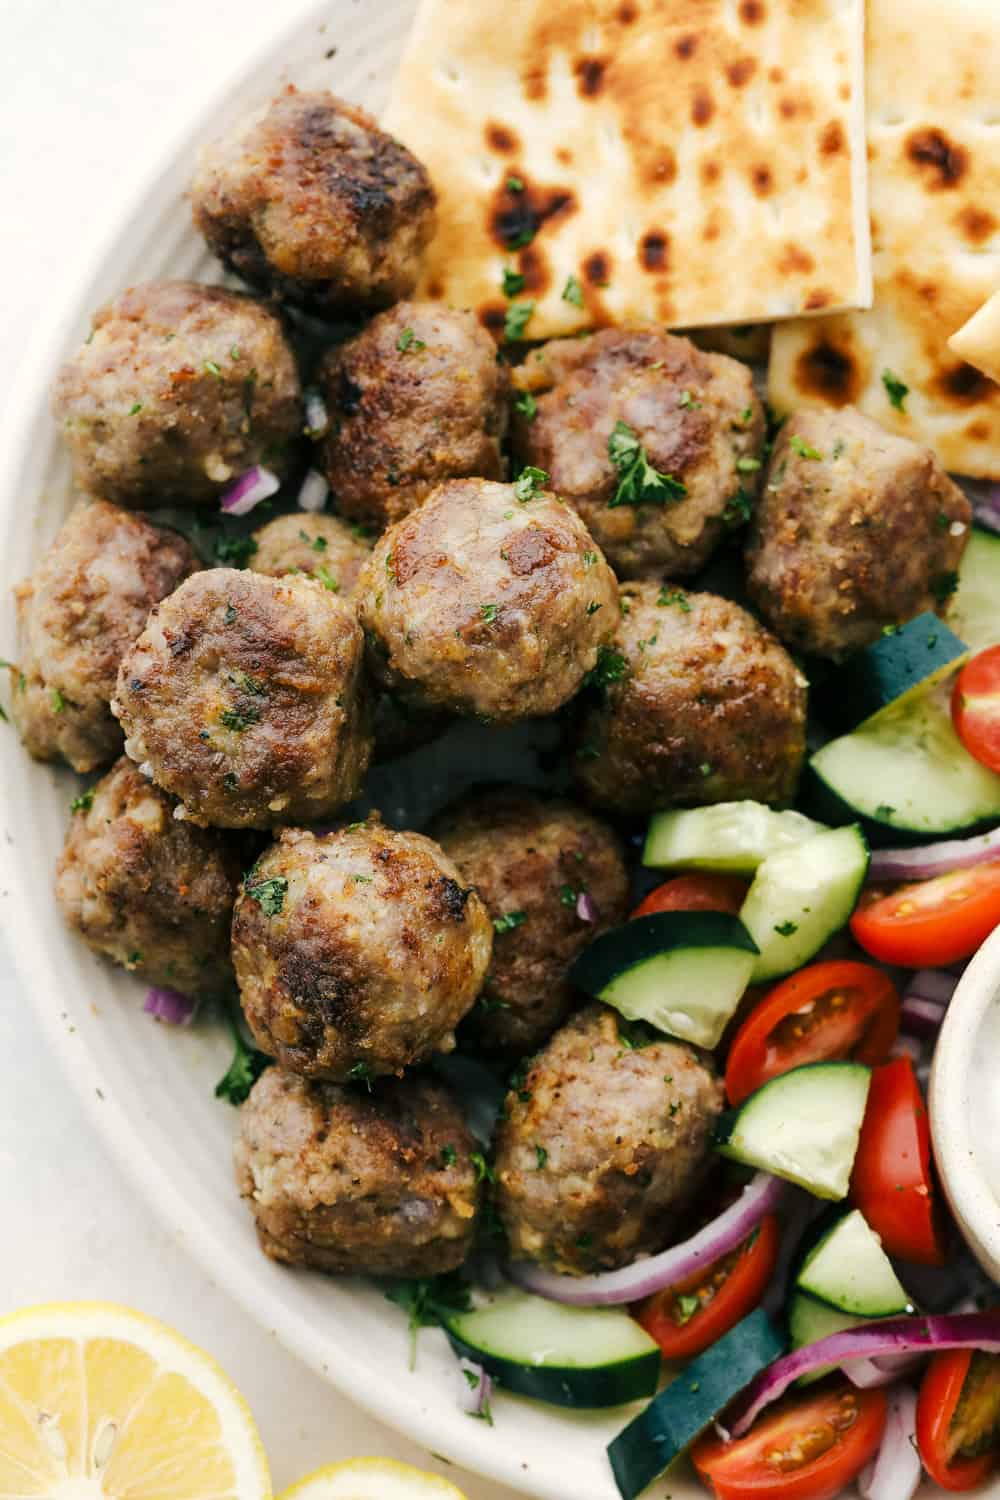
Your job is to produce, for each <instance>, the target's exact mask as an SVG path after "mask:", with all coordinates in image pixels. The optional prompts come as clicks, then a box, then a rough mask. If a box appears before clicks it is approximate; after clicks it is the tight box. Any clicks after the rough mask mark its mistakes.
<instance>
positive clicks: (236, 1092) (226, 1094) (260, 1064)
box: [215, 1011, 271, 1104]
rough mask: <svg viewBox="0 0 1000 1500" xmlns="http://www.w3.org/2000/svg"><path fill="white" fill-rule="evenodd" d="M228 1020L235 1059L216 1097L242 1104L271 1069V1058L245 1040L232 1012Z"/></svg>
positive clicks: (217, 1085) (218, 1086)
mask: <svg viewBox="0 0 1000 1500" xmlns="http://www.w3.org/2000/svg"><path fill="white" fill-rule="evenodd" d="M227 1019H228V1021H229V1030H230V1034H231V1036H232V1039H233V1059H232V1062H231V1063H230V1064H229V1067H228V1068H227V1069H226V1071H225V1073H223V1075H222V1077H221V1078H220V1079H219V1081H218V1083H217V1084H216V1085H215V1097H216V1099H227V1100H228V1101H229V1103H230V1104H242V1103H243V1102H244V1100H245V1099H246V1097H247V1095H248V1094H249V1092H250V1090H251V1089H252V1088H253V1086H254V1084H255V1083H256V1082H257V1079H258V1078H259V1077H260V1075H261V1074H262V1073H263V1071H264V1069H265V1068H268V1067H270V1065H271V1058H269V1057H268V1056H267V1054H266V1053H264V1052H259V1051H258V1050H257V1048H256V1047H252V1046H251V1045H250V1043H249V1042H245V1041H244V1040H243V1033H242V1032H241V1031H240V1028H239V1025H238V1024H237V1021H236V1018H235V1016H234V1015H233V1013H232V1011H230V1012H229V1013H228V1016H227Z"/></svg>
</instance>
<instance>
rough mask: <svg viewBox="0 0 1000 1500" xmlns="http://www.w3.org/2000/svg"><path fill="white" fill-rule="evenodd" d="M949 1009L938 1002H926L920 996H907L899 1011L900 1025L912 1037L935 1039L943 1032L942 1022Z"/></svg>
mask: <svg viewBox="0 0 1000 1500" xmlns="http://www.w3.org/2000/svg"><path fill="white" fill-rule="evenodd" d="M946 1014H947V1007H946V1006H944V1005H939V1004H938V1002H937V1001H936V1000H925V999H923V997H922V996H920V995H906V996H904V998H903V1003H902V1005H901V1006H900V1010H899V1024H900V1027H901V1028H902V1030H903V1031H907V1032H909V1034H910V1036H917V1037H927V1038H931V1037H935V1036H937V1034H938V1032H939V1031H940V1030H941V1022H942V1021H943V1020H944V1018H945V1015H946Z"/></svg>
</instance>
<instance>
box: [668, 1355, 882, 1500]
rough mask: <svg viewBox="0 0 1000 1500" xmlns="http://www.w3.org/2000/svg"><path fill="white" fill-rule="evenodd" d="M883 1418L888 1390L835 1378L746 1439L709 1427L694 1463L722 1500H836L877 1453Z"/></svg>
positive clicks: (770, 1414)
mask: <svg viewBox="0 0 1000 1500" xmlns="http://www.w3.org/2000/svg"><path fill="white" fill-rule="evenodd" d="M885 1419H886V1399H885V1392H884V1391H882V1390H869V1391H856V1390H854V1389H852V1387H851V1386H849V1385H848V1384H847V1383H846V1382H841V1381H837V1382H836V1383H834V1384H828V1385H825V1386H822V1387H820V1386H816V1387H814V1388H813V1389H812V1390H811V1391H810V1392H809V1394H808V1395H795V1396H791V1397H786V1398H785V1399H784V1400H783V1401H779V1402H778V1403H777V1405H775V1406H773V1407H772V1408H771V1409H770V1411H767V1412H764V1413H763V1414H762V1415H761V1416H760V1417H759V1418H758V1419H757V1421H756V1422H755V1423H754V1425H753V1426H752V1427H751V1429H750V1431H749V1432H748V1433H747V1435H746V1437H742V1438H736V1439H735V1440H734V1441H732V1442H728V1443H727V1442H724V1441H723V1440H722V1439H721V1438H719V1437H717V1436H716V1435H715V1433H714V1432H712V1431H711V1430H710V1432H709V1433H708V1434H706V1435H705V1436H704V1437H702V1438H699V1440H698V1442H697V1443H695V1445H694V1447H693V1448H692V1450H691V1458H692V1459H693V1461H694V1466H695V1468H696V1469H697V1470H698V1473H699V1474H700V1476H701V1478H702V1479H703V1480H704V1481H705V1483H706V1484H707V1485H708V1486H709V1488H710V1489H711V1490H713V1491H714V1493H715V1494H716V1495H717V1496H718V1500H832V1497H833V1496H834V1495H837V1494H839V1493H840V1491H841V1490H842V1489H844V1488H845V1487H846V1486H847V1485H849V1484H850V1482H851V1480H852V1479H854V1478H855V1477H856V1475H858V1474H860V1472H861V1470H862V1469H863V1468H864V1466H865V1464H866V1463H868V1461H869V1459H870V1458H871V1457H872V1456H873V1454H874V1453H875V1451H876V1449H877V1448H878V1445H879V1443H880V1442H881V1441H882V1433H883V1431H884V1430H885Z"/></svg>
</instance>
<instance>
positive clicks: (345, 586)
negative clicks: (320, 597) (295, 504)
mask: <svg viewBox="0 0 1000 1500" xmlns="http://www.w3.org/2000/svg"><path fill="white" fill-rule="evenodd" d="M254 541H255V543H256V546H257V550H256V552H255V553H254V555H253V557H252V558H251V559H250V566H251V568H252V569H253V570H254V572H255V573H267V574H269V575H270V576H271V577H272V578H281V577H283V576H284V574H286V573H308V574H309V575H310V576H311V577H312V578H318V579H319V581H320V583H321V584H323V586H324V588H327V589H329V590H330V592H331V593H332V594H343V595H344V596H345V597H346V596H347V595H349V594H353V592H354V585H355V584H356V583H357V581H358V574H359V573H360V572H361V567H362V564H363V563H364V562H365V560H366V558H367V557H368V551H369V549H368V547H367V546H366V545H365V543H364V542H363V541H362V540H361V539H360V538H359V536H358V534H357V532H356V531H355V530H354V529H353V528H352V527H351V526H349V525H348V524H347V522H346V521H342V520H341V519H340V517H339V516H316V515H309V514H304V513H303V512H301V511H299V512H296V513H295V514H293V515H290V516H278V517H277V518H276V519H275V520H273V521H268V523H267V525H266V526H262V527H261V528H260V530H259V531H255V532H254Z"/></svg>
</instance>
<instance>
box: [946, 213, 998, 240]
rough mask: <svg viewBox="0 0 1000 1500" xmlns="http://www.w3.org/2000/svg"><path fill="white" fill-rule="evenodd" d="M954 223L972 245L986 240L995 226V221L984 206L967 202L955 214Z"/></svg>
mask: <svg viewBox="0 0 1000 1500" xmlns="http://www.w3.org/2000/svg"><path fill="white" fill-rule="evenodd" d="M955 223H956V224H957V225H958V227H959V229H960V230H961V231H962V233H963V234H964V235H965V238H966V239H967V240H971V241H972V243H973V244H974V245H981V244H982V242H983V240H988V239H989V238H990V236H991V235H992V234H993V232H994V231H995V229H996V228H997V221H996V219H995V218H994V217H993V215H992V214H991V213H989V212H988V210H987V209H985V208H977V207H976V206H975V204H974V203H967V204H966V205H965V207H964V208H963V209H960V210H959V212H958V213H957V214H956V215H955Z"/></svg>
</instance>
